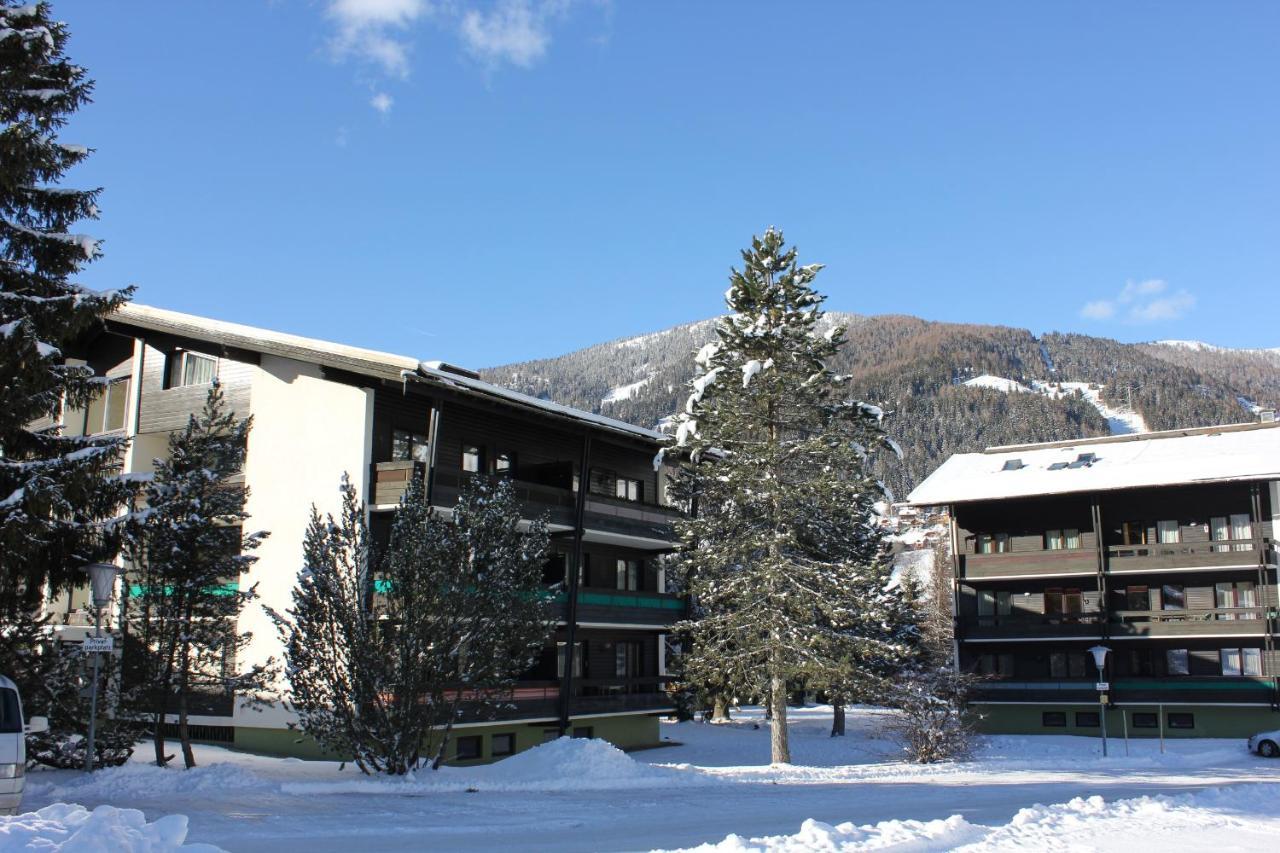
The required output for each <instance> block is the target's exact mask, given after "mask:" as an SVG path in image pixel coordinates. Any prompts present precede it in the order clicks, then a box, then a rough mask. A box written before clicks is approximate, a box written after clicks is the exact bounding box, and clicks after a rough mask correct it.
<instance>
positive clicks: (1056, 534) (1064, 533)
mask: <svg viewBox="0 0 1280 853" xmlns="http://www.w3.org/2000/svg"><path fill="white" fill-rule="evenodd" d="M1044 547H1045V550H1047V551H1061V550H1063V549H1065V548H1079V547H1080V531H1079V530H1075V529H1073V528H1063V529H1062V530H1047V531H1045V534H1044Z"/></svg>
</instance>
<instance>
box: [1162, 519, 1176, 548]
mask: <svg viewBox="0 0 1280 853" xmlns="http://www.w3.org/2000/svg"><path fill="white" fill-rule="evenodd" d="M1156 535H1157V538H1158V539H1159V541H1160V544H1162V545H1173V544H1176V543H1177V542H1179V541H1181V536H1180V535H1179V531H1178V522H1176V521H1157V522H1156Z"/></svg>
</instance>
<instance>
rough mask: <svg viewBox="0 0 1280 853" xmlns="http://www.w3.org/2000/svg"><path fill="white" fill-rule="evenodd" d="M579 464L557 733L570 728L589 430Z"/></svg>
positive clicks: (588, 479) (589, 445) (587, 472)
mask: <svg viewBox="0 0 1280 853" xmlns="http://www.w3.org/2000/svg"><path fill="white" fill-rule="evenodd" d="M578 464H579V467H578V494H577V495H576V496H575V503H574V510H573V550H572V551H571V553H570V555H569V584H568V586H569V588H568V596H569V602H568V607H567V610H568V612H567V613H566V614H565V644H564V678H562V679H561V680H560V736H561V737H564V736H565V734H566V733H568V731H569V711H570V702H571V699H572V697H573V657H574V644H575V642H576V641H577V635H578V574H579V573H580V572H581V571H582V569H581V566H582V536H583V532H584V530H585V519H586V514H587V489H588V488H589V487H590V478H591V434H590V433H585V434H584V435H583V436H582V458H581V460H579V463H578Z"/></svg>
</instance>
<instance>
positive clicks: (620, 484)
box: [613, 477, 644, 501]
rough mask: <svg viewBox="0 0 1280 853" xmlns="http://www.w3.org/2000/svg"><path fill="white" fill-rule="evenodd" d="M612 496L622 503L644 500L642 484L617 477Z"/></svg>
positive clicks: (628, 478)
mask: <svg viewBox="0 0 1280 853" xmlns="http://www.w3.org/2000/svg"><path fill="white" fill-rule="evenodd" d="M613 496H614V497H615V498H621V499H622V500H624V501H639V500H643V499H644V483H642V482H641V481H640V480H633V479H632V478H630V477H619V478H618V479H617V480H615V481H614V484H613Z"/></svg>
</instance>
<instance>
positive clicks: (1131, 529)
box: [1122, 521, 1147, 545]
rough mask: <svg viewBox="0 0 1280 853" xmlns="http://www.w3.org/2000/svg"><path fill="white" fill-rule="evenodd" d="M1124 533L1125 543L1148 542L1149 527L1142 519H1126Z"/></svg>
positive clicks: (1138, 543) (1142, 543) (1137, 543)
mask: <svg viewBox="0 0 1280 853" xmlns="http://www.w3.org/2000/svg"><path fill="white" fill-rule="evenodd" d="M1122 535H1123V538H1124V543H1123V544H1125V545H1146V544H1147V528H1146V525H1144V524H1143V523H1142V522H1141V521H1126V522H1125V523H1124V528H1123V530H1122Z"/></svg>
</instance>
